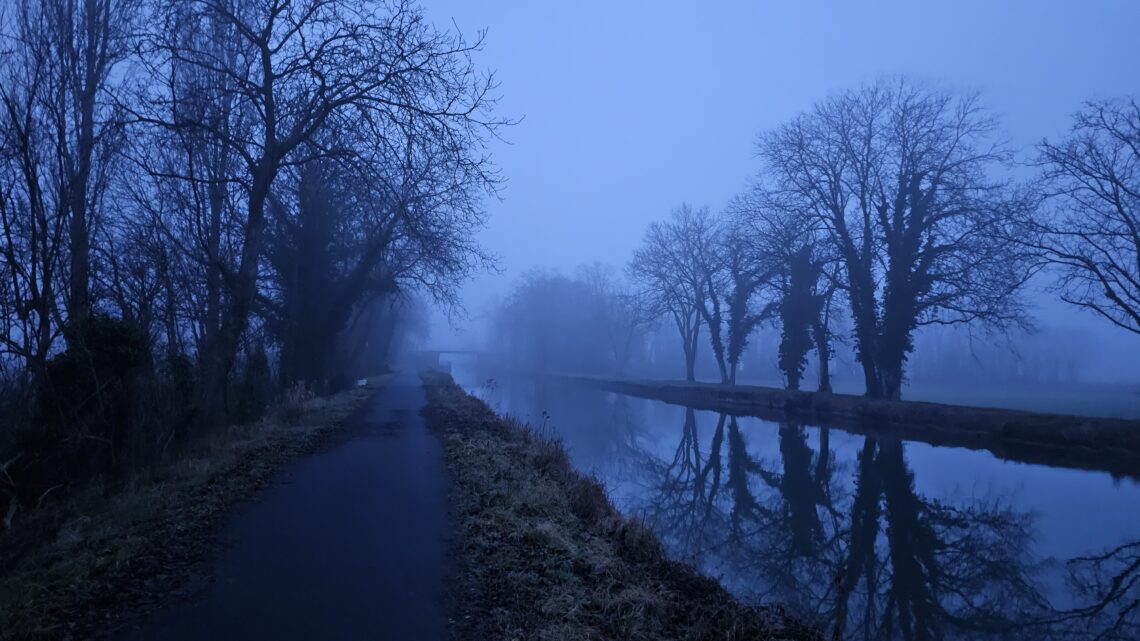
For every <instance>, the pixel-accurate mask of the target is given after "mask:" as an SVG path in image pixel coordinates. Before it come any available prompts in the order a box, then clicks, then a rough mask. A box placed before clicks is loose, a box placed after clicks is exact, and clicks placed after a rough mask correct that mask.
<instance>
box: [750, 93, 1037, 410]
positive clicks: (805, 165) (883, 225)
mask: <svg viewBox="0 0 1140 641" xmlns="http://www.w3.org/2000/svg"><path fill="white" fill-rule="evenodd" d="M995 130H996V122H995V121H994V119H993V118H992V117H991V116H990V115H989V114H988V113H987V112H986V111H985V110H984V109H983V108H982V107H981V106H980V104H979V100H978V98H977V96H976V95H956V94H953V93H948V92H943V91H937V90H933V89H928V88H925V87H922V86H917V85H914V84H912V83H909V82H907V81H905V80H899V81H893V82H878V83H875V84H871V85H868V86H864V87H862V88H860V89H857V90H853V91H848V92H845V93H843V94H840V95H837V96H834V97H832V98H829V99H827V100H825V101H823V102H821V103H819V104H817V105H815V106H814V107H813V108H812V109H811V110H810V111H809V112H807V113H805V114H802V115H800V116H798V117H797V118H795V119H794V120H793V121H792V122H790V123H788V124H786V125H783V126H781V127H779V128H777V129H776V130H774V131H772V132H769V133H767V134H765V135H763V136H762V138H761V140H760V144H759V152H760V155H761V157H762V158H763V159H764V160H765V162H766V172H767V176H766V178H767V179H768V180H769V181H770V184H771V185H772V187H773V188H774V189H775V190H776V191H777V193H779V194H780V196H781V198H783V199H787V200H788V201H790V202H793V203H795V207H796V209H798V210H799V211H802V212H803V213H804V215H806V216H808V217H810V218H811V219H812V220H813V221H814V223H815V224H817V225H818V226H819V227H820V228H821V229H822V230H823V231H824V233H825V234H826V237H827V239H828V241H829V243H830V244H831V245H832V248H833V250H834V253H835V254H836V256H837V257H838V259H839V261H840V263H841V265H842V268H843V269H842V272H841V280H840V286H841V287H842V289H843V294H844V295H845V298H846V299H847V300H848V301H849V303H850V307H851V316H852V321H853V324H854V338H855V346H856V356H857V358H858V360H859V362H860V364H861V365H862V368H863V373H864V379H865V382H866V389H867V394H868V395H869V396H875V397H887V398H899V396H900V395H901V391H902V384H903V378H904V374H905V366H906V360H907V356H908V354H909V353H910V352H911V350H912V349H913V347H914V343H913V334H914V331H915V330H916V329H917V328H918V327H919V326H922V325H926V324H957V323H971V322H984V323H988V324H989V325H990V326H992V327H999V328H1001V327H1008V326H1010V325H1013V324H1020V323H1024V322H1025V314H1024V310H1025V307H1024V304H1023V301H1022V299H1021V298H1020V297H1019V295H1018V292H1019V289H1020V287H1021V286H1022V284H1024V282H1025V281H1026V280H1027V279H1028V278H1029V276H1030V275H1031V274H1032V271H1033V270H1032V267H1031V264H1030V262H1029V260H1028V255H1027V253H1026V252H1025V251H1024V250H1023V248H1022V247H1020V246H1019V245H1018V243H1016V242H1015V241H1014V240H1013V238H1015V237H1016V236H1017V235H1018V234H1017V232H1016V231H1014V230H1013V229H1011V227H1012V226H1013V225H1014V224H1016V221H1019V220H1022V219H1023V218H1025V217H1026V214H1027V212H1028V211H1029V210H1030V207H1031V201H1030V199H1029V198H1027V197H1025V196H1024V194H1022V193H1020V192H1019V191H1018V190H1017V189H1015V188H1014V186H1013V185H1012V184H1011V183H1010V182H1009V181H1007V180H1003V179H1000V178H995V176H996V175H997V174H998V172H999V170H1000V169H1001V168H1002V167H1003V166H1005V165H1006V164H1008V163H1009V162H1010V161H1011V154H1010V152H1009V151H1008V150H1007V149H1006V148H1005V147H1004V146H1003V145H1002V144H1001V143H1000V142H998V141H995V140H994V134H995Z"/></svg>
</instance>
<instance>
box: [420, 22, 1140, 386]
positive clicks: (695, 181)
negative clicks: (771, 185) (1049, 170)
mask: <svg viewBox="0 0 1140 641" xmlns="http://www.w3.org/2000/svg"><path fill="white" fill-rule="evenodd" d="M426 8H427V11H428V13H429V15H430V16H431V17H433V18H434V19H436V20H447V19H451V20H454V21H455V23H456V24H457V25H458V27H459V28H460V29H462V30H464V31H465V32H473V31H474V30H476V29H479V28H483V27H486V28H488V34H487V41H486V49H485V51H484V52H482V54H483V55H482V57H481V60H482V61H483V62H484V63H485V64H486V65H487V66H488V67H490V68H492V69H494V70H495V72H496V77H497V80H498V81H499V82H500V92H501V95H502V99H501V101H500V102H499V103H498V105H497V107H498V109H499V110H500V111H501V112H502V113H504V114H509V115H510V116H512V117H518V118H521V122H519V123H518V124H517V125H515V126H512V127H509V128H507V129H505V130H503V131H502V132H501V136H502V140H500V141H495V142H493V143H492V145H491V152H492V153H493V157H494V160H495V162H496V163H497V165H498V166H499V167H500V168H501V170H502V173H503V175H504V177H505V178H506V182H505V185H504V186H503V189H502V190H501V192H500V197H499V198H498V199H493V200H491V201H489V202H488V203H487V205H486V207H487V211H488V213H489V222H488V224H487V226H486V228H485V229H484V230H483V231H482V232H481V233H480V235H479V236H478V238H479V240H480V241H481V242H482V243H483V245H484V246H485V247H486V248H487V249H488V250H489V251H490V252H491V253H492V254H494V255H495V256H496V257H497V261H498V262H497V265H498V271H493V272H487V273H483V274H481V275H478V276H477V277H475V278H474V279H473V280H472V281H470V282H469V283H468V284H467V285H466V286H465V287H464V289H463V290H462V297H461V304H462V307H463V309H464V312H462V313H458V314H456V313H454V310H450V309H449V310H447V311H444V310H442V309H441V310H437V313H436V315H435V319H434V321H433V333H432V339H431V340H430V341H429V342H430V343H432V344H433V345H435V346H438V347H460V346H462V347H468V348H471V347H474V348H480V349H482V348H486V347H487V346H488V341H489V340H490V339H489V338H488V333H489V330H488V326H487V321H488V318H489V317H490V315H491V314H492V312H493V310H494V309H495V308H496V307H497V305H498V304H499V302H500V301H502V300H503V299H504V298H505V297H506V296H508V295H509V292H510V290H511V288H512V287H514V286H515V285H516V284H518V283H519V282H520V279H521V278H522V277H523V275H524V274H526V273H527V272H528V270H531V269H536V268H537V269H542V270H548V271H549V270H553V271H557V272H561V273H563V274H566V275H572V274H573V273H574V272H575V270H576V269H578V268H579V267H580V266H582V265H587V264H592V263H600V264H602V265H606V266H609V267H610V268H612V269H613V271H614V273H615V275H616V276H617V277H618V278H619V279H624V277H625V273H626V268H627V266H628V264H629V262H630V260H631V258H632V256H633V254H634V251H635V250H636V249H637V247H638V246H639V245H640V243H641V242H642V239H643V237H644V234H645V232H646V228H647V227H648V225H649V224H650V223H651V222H652V221H655V220H663V219H666V218H667V217H668V216H669V213H670V211H671V210H672V209H674V208H676V207H677V206H679V205H680V204H681V203H691V204H693V205H694V206H698V207H700V206H707V207H709V208H710V209H711V210H712V211H713V212H719V211H722V210H724V209H725V208H726V207H727V206H728V205H729V203H730V202H731V200H732V199H733V197H734V196H736V195H738V194H740V193H741V192H743V191H745V190H746V189H747V187H748V185H749V183H750V181H752V180H754V179H755V177H756V176H757V174H758V173H759V172H760V171H761V169H762V167H761V163H760V162H759V161H758V159H757V158H756V152H757V140H758V135H760V134H761V133H763V132H765V131H770V130H772V129H773V128H775V127H778V126H779V125H781V124H782V123H785V122H787V121H789V120H790V119H792V118H794V117H795V116H796V115H797V114H799V113H802V112H804V111H806V110H808V109H810V108H811V107H812V105H813V104H815V103H817V102H818V101H820V100H824V99H826V98H828V97H829V96H833V95H835V94H836V93H837V92H843V91H847V90H851V89H853V88H858V87H859V86H861V85H864V84H866V83H872V82H875V81H877V80H881V79H884V78H899V77H905V78H906V79H908V80H909V81H912V82H917V83H924V84H926V85H928V86H933V87H936V88H938V89H940V90H946V91H950V92H956V93H967V92H971V91H977V92H979V93H980V101H981V103H982V104H983V105H984V106H985V107H986V108H987V109H988V110H990V112H991V113H992V115H994V116H995V117H996V118H997V119H998V121H999V125H998V132H997V137H1001V138H1005V139H1007V140H1008V142H1009V144H1010V148H1011V149H1012V150H1013V152H1014V155H1015V157H1016V161H1017V162H1018V163H1031V162H1033V161H1034V160H1035V159H1036V157H1037V150H1036V149H1035V145H1036V144H1037V143H1039V142H1040V141H1041V140H1042V139H1044V138H1048V139H1050V140H1056V139H1059V138H1061V137H1063V136H1064V135H1065V134H1066V133H1067V132H1068V130H1069V128H1070V127H1071V124H1072V116H1073V114H1074V113H1075V112H1076V111H1077V110H1078V109H1080V107H1081V105H1082V104H1083V103H1084V102H1085V101H1089V100H1098V99H1109V98H1116V97H1120V96H1127V95H1131V94H1134V93H1135V91H1136V73H1135V69H1134V60H1135V53H1136V50H1135V42H1136V36H1137V33H1138V31H1140V7H1137V6H1136V5H1135V4H1134V3H1128V2H1106V3H1099V4H1097V5H1096V6H1095V8H1094V9H1090V8H1088V7H1085V6H1082V5H1078V4H1073V3H1065V2H1044V3H1042V2H1008V3H987V2H966V3H955V4H953V5H921V6H916V5H914V4H913V3H907V2H876V3H872V4H870V5H864V4H859V5H856V4H843V5H837V4H833V3H819V2H813V3H794V4H790V3H789V4H779V3H777V4H761V3H746V2H732V3H716V4H715V5H714V6H705V5H696V4H686V3H668V4H661V3H652V2H631V3H620V5H619V6H614V5H613V4H612V3H600V2H587V3H576V4H573V5H569V4H557V3H554V4H551V3H530V4H528V5H525V6H519V5H517V3H508V2H490V3H462V2H442V1H437V2H430V3H428V4H427V5H426ZM1003 171H1006V172H1007V175H1010V176H1015V177H1018V178H1026V179H1028V178H1029V177H1031V176H1032V175H1034V171H1035V169H1034V168H1032V167H1027V166H1018V167H1013V168H1010V169H1007V170H1003ZM1052 283H1053V280H1052V278H1051V277H1050V276H1049V275H1048V274H1043V275H1041V276H1038V277H1036V278H1034V279H1033V280H1032V281H1031V282H1030V283H1028V284H1027V286H1026V288H1025V289H1023V290H1022V291H1023V294H1024V296H1025V298H1026V299H1027V301H1028V302H1029V303H1030V305H1031V308H1032V309H1031V312H1030V316H1031V319H1032V321H1033V324H1034V325H1035V326H1036V328H1037V329H1038V334H1037V337H1036V338H1034V337H1032V336H1027V335H1025V334H1024V332H1021V331H1020V330H1017V331H1012V332H1009V333H1006V334H1002V335H1000V336H999V335H993V334H986V333H985V332H981V331H973V330H971V331H966V330H964V329H958V330H954V331H953V332H952V335H953V336H955V337H956V339H955V340H960V341H961V344H962V349H963V350H966V351H970V350H972V351H973V352H974V353H978V352H985V353H987V356H986V358H985V359H981V360H985V361H988V362H990V364H989V365H988V367H989V369H991V370H992V369H993V368H994V367H995V365H994V364H993V361H994V360H995V356H994V354H993V352H994V350H999V351H1000V352H1001V353H1002V354H1003V355H1005V356H1006V357H1007V359H1008V360H1009V361H1010V362H1017V361H1020V360H1022V359H1024V358H1025V351H1026V350H1027V349H1036V348H1035V347H1029V346H1032V345H1037V344H1039V343H1041V341H1042V338H1041V337H1042V336H1056V337H1059V338H1058V339H1057V341H1059V342H1060V343H1072V342H1075V343H1079V344H1080V346H1081V347H1080V349H1079V351H1080V353H1081V358H1080V361H1081V362H1080V364H1079V367H1078V369H1079V372H1077V374H1076V378H1079V379H1080V380H1082V381H1113V382H1129V383H1132V382H1135V381H1137V380H1138V379H1140V341H1137V340H1135V338H1136V337H1135V335H1130V334H1129V333H1128V332H1126V331H1123V330H1120V329H1118V328H1115V327H1113V326H1112V325H1111V324H1110V323H1107V322H1104V321H1103V320H1102V319H1099V318H1096V317H1095V316H1094V315H1093V314H1091V313H1088V312H1086V311H1080V310H1077V309H1075V308H1074V307H1072V306H1069V305H1065V304H1063V303H1061V302H1060V301H1059V300H1058V295H1057V294H1056V292H1051V291H1046V287H1047V286H1048V285H1050V284H1052ZM449 313H450V315H449ZM666 329H667V328H666ZM760 331H761V333H763V332H764V331H765V330H764V329H763V328H761V330H760ZM768 331H771V329H770V328H769V330H768ZM919 334H920V336H921V335H922V334H923V331H922V330H920V332H919ZM967 334H971V335H973V338H972V340H968V337H967ZM983 334H986V335H984V336H983ZM1074 337H1079V338H1074ZM673 340H674V342H676V339H675V338H674V339H673ZM930 340H935V339H933V338H930V339H928V338H921V339H920V341H919V342H920V343H923V342H924V341H925V342H930ZM937 340H946V338H945V337H938V338H937ZM1057 341H1052V344H1054V345H1055V344H1056V343H1057ZM705 348H706V355H707V345H705ZM677 349H679V348H677ZM923 351H924V350H923V348H922V347H919V348H918V349H917V350H916V352H914V353H913V355H912V357H913V359H914V361H913V362H914V364H915V367H914V368H912V371H913V375H912V376H911V377H910V378H911V382H912V383H914V382H918V381H920V380H921V379H922V377H923V368H922V367H920V366H919V364H920V363H923V362H924V360H923V359H924V354H923ZM837 358H838V360H840V361H843V359H844V357H843V356H842V355H838V356H837ZM847 359H848V363H849V364H851V363H850V361H851V358H850V357H847ZM927 360H929V359H927ZM840 365H841V366H842V363H840ZM986 367H987V366H985V365H983V364H978V366H977V368H976V369H977V370H978V371H982V370H984V369H985V368H986ZM960 371H961V372H962V375H964V376H973V375H974V374H976V371H975V370H960ZM658 373H659V374H660V375H661V376H663V377H669V378H680V377H681V376H682V375H683V371H682V370H681V369H679V368H677V367H672V368H669V367H665V368H663V369H662V371H660V372H658ZM709 373H710V372H708V371H703V374H705V375H707V374H709ZM763 378H769V379H771V378H778V371H777V370H776V368H775V366H774V365H773V364H769V366H768V367H767V368H766V369H765V371H764V376H763Z"/></svg>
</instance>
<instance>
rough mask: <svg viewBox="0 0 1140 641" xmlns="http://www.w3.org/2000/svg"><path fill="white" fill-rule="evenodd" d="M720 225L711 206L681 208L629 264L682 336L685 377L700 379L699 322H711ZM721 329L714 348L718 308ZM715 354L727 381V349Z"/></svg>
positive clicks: (655, 227) (654, 229)
mask: <svg viewBox="0 0 1140 641" xmlns="http://www.w3.org/2000/svg"><path fill="white" fill-rule="evenodd" d="M716 225H717V223H716V221H715V219H714V218H713V216H712V214H710V213H709V210H708V209H707V208H702V209H693V208H692V207H691V206H689V205H687V204H686V205H681V206H680V207H678V208H677V209H675V210H674V211H673V213H672V215H671V216H670V218H669V220H667V221H659V222H654V223H652V224H651V225H650V226H649V229H648V230H647V231H646V232H645V240H644V241H643V242H642V246H641V247H640V248H639V249H638V250H637V252H636V253H635V254H634V257H633V260H632V261H631V262H630V268H629V269H630V274H631V276H632V277H633V279H634V281H636V282H637V283H638V285H639V286H640V287H641V289H642V291H643V292H645V294H646V297H647V299H649V300H650V301H652V304H653V305H654V306H655V307H656V308H657V309H658V310H660V313H661V314H662V315H668V316H669V317H670V318H672V320H673V323H674V325H675V326H676V327H677V332H678V334H680V337H681V348H682V350H683V351H684V354H685V379H686V380H689V381H692V380H696V362H697V346H698V342H699V340H700V333H701V324H702V322H703V321H704V320H705V319H706V318H712V317H713V312H712V311H710V308H709V306H708V305H709V303H708V296H709V283H710V279H711V278H713V274H711V273H710V266H709V257H710V256H711V255H712V249H713V247H714V243H715V242H716V235H717V231H716ZM715 309H716V310H718V311H716V314H718V316H717V319H718V322H717V328H716V329H715V330H711V329H710V332H711V333H712V335H713V336H715V337H716V338H714V339H713V341H714V344H715V343H717V342H718V341H719V340H720V339H719V337H720V328H719V324H720V323H719V306H716V307H715ZM714 351H717V362H718V364H719V365H720V366H721V370H722V373H723V374H724V376H723V378H726V379H727V370H726V367H725V365H724V351H723V349H721V350H714Z"/></svg>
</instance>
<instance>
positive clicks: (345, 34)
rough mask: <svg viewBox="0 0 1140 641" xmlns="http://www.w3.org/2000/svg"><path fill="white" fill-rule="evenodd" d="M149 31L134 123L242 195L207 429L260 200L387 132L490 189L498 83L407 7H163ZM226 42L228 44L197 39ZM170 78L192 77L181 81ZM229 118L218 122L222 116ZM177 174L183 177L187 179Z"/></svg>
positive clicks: (246, 279)
mask: <svg viewBox="0 0 1140 641" xmlns="http://www.w3.org/2000/svg"><path fill="white" fill-rule="evenodd" d="M163 15H164V16H165V19H164V20H163V21H160V22H156V24H155V27H156V30H155V31H154V32H153V33H152V34H150V35H149V37H148V39H147V42H146V45H147V46H146V47H145V56H144V62H145V64H146V66H147V69H148V71H149V73H150V75H151V77H152V78H153V79H155V80H156V81H158V80H162V79H168V78H174V79H175V80H176V82H165V83H163V82H154V83H152V85H151V87H152V90H151V91H150V92H149V93H148V94H147V95H146V96H145V102H144V107H143V108H140V109H138V110H136V113H135V118H136V120H137V121H138V122H140V123H142V124H146V125H151V126H157V127H160V128H163V129H166V130H170V131H186V132H189V133H192V134H193V137H194V138H198V139H205V140H211V141H215V142H216V143H217V144H218V145H219V146H221V147H222V148H224V149H225V150H226V152H227V153H228V154H230V155H232V156H233V158H234V159H235V160H236V162H234V163H233V167H229V168H227V169H228V171H229V172H230V173H229V174H228V175H226V176H225V177H224V178H221V179H212V180H211V182H212V183H220V184H229V185H235V186H237V187H238V190H237V192H238V196H239V197H240V203H241V204H240V207H237V208H236V209H237V212H238V213H239V215H238V217H237V218H238V220H236V221H235V222H236V223H237V233H236V247H235V250H236V251H235V254H234V255H235V258H236V265H235V266H234V267H233V269H228V268H225V266H215V268H218V267H221V268H223V271H222V273H221V278H220V279H219V280H220V281H221V282H222V283H223V284H224V285H225V292H224V300H225V305H224V309H222V310H221V314H220V319H219V324H218V328H217V331H216V333H215V335H214V336H213V337H212V338H211V340H209V341H206V342H203V344H202V345H201V348H200V350H199V361H200V370H201V372H200V390H199V402H200V408H201V410H202V412H203V416H204V418H205V419H206V420H212V417H216V416H217V415H218V414H219V412H220V410H221V408H222V405H223V400H224V390H225V385H226V381H227V379H228V377H229V374H230V372H231V370H232V368H233V365H234V362H235V359H236V357H237V355H238V352H239V347H240V344H241V340H242V337H243V334H244V333H245V331H246V329H247V327H248V325H249V321H250V315H251V313H252V312H253V310H254V307H255V303H256V302H257V298H258V282H259V279H260V278H261V276H262V274H263V270H262V269H261V262H262V257H263V256H264V254H265V250H266V246H267V245H266V244H267V240H268V226H269V219H268V208H267V205H268V202H269V200H270V197H271V194H272V193H273V190H274V188H275V184H276V182H277V179H278V177H279V176H280V175H281V173H282V171H283V170H284V169H286V168H288V167H292V166H297V165H302V164H304V163H305V162H306V161H308V160H311V159H313V158H316V157H326V156H328V157H336V156H343V155H352V154H353V150H352V149H343V148H340V147H338V146H337V145H336V143H337V142H339V139H338V138H337V137H325V136H323V134H324V133H325V132H326V131H327V130H328V129H330V128H332V129H334V130H346V129H348V128H349V127H352V128H354V129H355V130H357V131H360V132H361V134H362V135H364V136H373V139H372V145H373V146H374V147H384V146H385V145H386V144H388V143H389V142H390V141H389V140H388V139H387V138H386V136H385V133H386V131H387V127H388V125H389V124H390V123H396V125H397V126H399V127H404V128H406V130H407V134H406V135H405V136H404V139H411V138H419V137H423V138H425V139H432V140H437V141H439V142H440V147H441V148H443V149H446V150H447V151H448V152H449V153H451V154H452V156H453V158H454V159H455V160H454V162H453V165H452V166H454V167H455V168H456V171H459V172H465V173H467V174H469V175H473V176H479V177H481V178H482V179H484V180H487V181H488V182H490V175H489V174H488V173H487V165H486V157H485V156H484V155H483V154H482V148H483V144H484V142H485V140H486V137H487V136H489V135H492V134H493V133H494V130H495V128H496V126H497V125H498V124H500V122H499V121H494V120H492V119H491V118H490V117H489V108H490V105H491V102H492V101H491V100H490V98H489V92H490V91H491V90H492V89H493V87H494V83H493V80H492V79H491V78H490V77H487V76H484V75H482V74H481V73H479V71H478V70H477V69H476V68H475V67H474V65H473V63H472V60H471V54H472V53H473V52H474V51H475V50H477V49H478V48H479V46H480V42H481V41H479V40H477V41H476V42H474V43H468V42H466V41H465V40H464V39H463V38H462V37H461V36H460V35H458V34H454V33H450V32H441V31H438V30H436V29H434V28H433V27H432V26H431V25H430V24H429V23H428V22H427V21H426V20H424V17H423V14H422V12H421V10H420V9H419V8H418V7H417V6H416V5H414V4H412V3H411V2H409V1H404V0H396V1H394V2H372V1H368V0H303V1H301V2H296V1H293V0H270V1H268V2H259V3H235V2H232V1H231V0H191V1H190V2H183V3H177V4H171V5H170V6H169V7H168V8H167V9H166V10H165V11H164V13H163ZM203 33H205V34H222V35H224V37H222V38H220V40H221V42H222V43H223V44H224V49H223V51H222V52H219V51H218V48H217V46H215V45H216V42H217V40H214V41H212V42H211V41H209V40H208V39H205V38H202V37H200V36H199V35H198V34H203ZM179 77H189V78H190V80H189V81H188V82H187V83H185V84H180V82H177V80H178V78H179ZM217 94H222V95H224V96H226V97H228V98H232V100H233V103H234V105H235V108H234V109H233V110H232V111H230V112H224V113H213V112H206V113H203V112H201V111H197V112H196V111H193V110H180V109H179V108H178V106H179V104H180V103H181V102H182V101H184V100H190V101H193V100H194V99H195V97H196V96H198V95H207V96H213V95H217ZM222 117H224V118H225V119H226V120H225V121H223V120H222V119H221V118H222ZM183 177H186V176H185V174H183Z"/></svg>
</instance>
